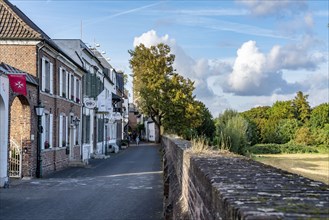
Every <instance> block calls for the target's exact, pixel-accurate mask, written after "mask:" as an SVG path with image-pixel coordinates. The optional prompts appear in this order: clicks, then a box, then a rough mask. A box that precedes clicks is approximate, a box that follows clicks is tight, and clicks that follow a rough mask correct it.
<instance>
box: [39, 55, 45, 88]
mask: <svg viewBox="0 0 329 220" xmlns="http://www.w3.org/2000/svg"><path fill="white" fill-rule="evenodd" d="M39 77H40V76H39ZM45 86H46V60H45V58H44V57H43V58H42V62H41V90H42V91H45Z"/></svg>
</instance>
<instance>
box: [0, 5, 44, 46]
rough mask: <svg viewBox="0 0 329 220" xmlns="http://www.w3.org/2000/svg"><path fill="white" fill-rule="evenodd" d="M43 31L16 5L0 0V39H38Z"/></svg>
mask: <svg viewBox="0 0 329 220" xmlns="http://www.w3.org/2000/svg"><path fill="white" fill-rule="evenodd" d="M42 38H43V32H42V31H41V30H40V29H39V28H38V27H37V26H36V25H35V24H34V23H33V22H32V21H31V20H30V19H29V18H28V17H27V16H26V15H25V14H24V13H23V12H21V11H20V10H19V9H18V8H16V6H14V5H12V4H11V3H10V2H8V1H7V0H0V39H17V40H21V39H25V40H32V39H33V40H40V39H42Z"/></svg>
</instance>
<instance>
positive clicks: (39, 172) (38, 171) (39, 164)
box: [36, 40, 45, 178]
mask: <svg viewBox="0 0 329 220" xmlns="http://www.w3.org/2000/svg"><path fill="white" fill-rule="evenodd" d="M43 47H45V40H42V45H41V46H40V47H39V48H38V52H37V77H38V86H37V90H38V91H37V103H38V105H40V104H41V100H40V84H41V80H40V79H41V77H40V75H42V74H40V70H41V68H40V63H39V62H40V51H41V49H42V48H43ZM42 132H43V128H42V125H41V116H38V135H37V167H36V177H37V178H41V177H42V157H41V144H42V143H41V134H42Z"/></svg>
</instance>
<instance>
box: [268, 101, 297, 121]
mask: <svg viewBox="0 0 329 220" xmlns="http://www.w3.org/2000/svg"><path fill="white" fill-rule="evenodd" d="M269 117H270V118H273V119H293V118H294V107H293V105H292V101H276V102H275V103H274V104H273V105H272V107H271V108H270V109H269Z"/></svg>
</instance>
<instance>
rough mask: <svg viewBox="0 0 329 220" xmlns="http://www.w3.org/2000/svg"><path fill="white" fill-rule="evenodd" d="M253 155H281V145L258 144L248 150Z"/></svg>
mask: <svg viewBox="0 0 329 220" xmlns="http://www.w3.org/2000/svg"><path fill="white" fill-rule="evenodd" d="M247 151H248V153H251V154H280V153H281V146H280V145H279V144H256V145H254V146H251V147H249V148H248V149H247Z"/></svg>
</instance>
